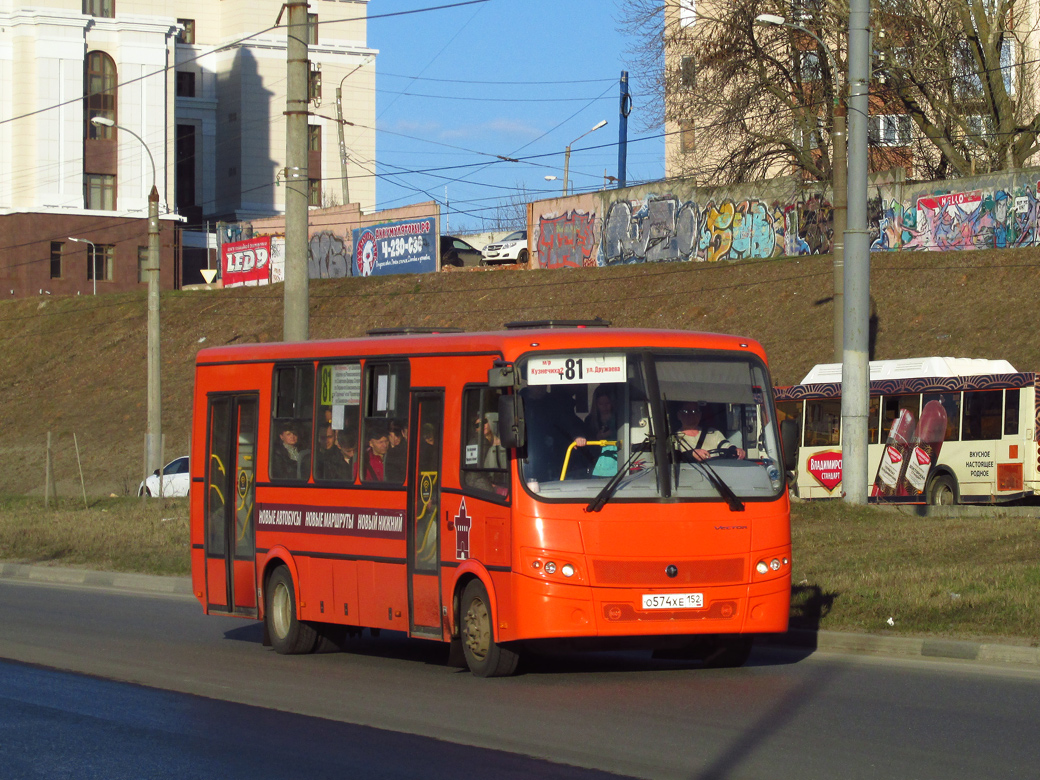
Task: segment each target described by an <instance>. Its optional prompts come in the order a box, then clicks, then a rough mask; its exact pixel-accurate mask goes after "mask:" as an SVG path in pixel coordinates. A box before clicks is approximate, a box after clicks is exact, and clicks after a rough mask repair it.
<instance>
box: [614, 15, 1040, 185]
mask: <svg viewBox="0 0 1040 780" xmlns="http://www.w3.org/2000/svg"><path fill="white" fill-rule="evenodd" d="M1016 1H1017V0H947V2H944V3H934V2H926V0H885V2H884V3H883V5H881V7H879V8H876V9H875V11H874V15H873V20H872V26H873V28H874V29H875V31H877V32H876V34H875V38H874V61H873V63H872V66H873V72H874V81H873V83H872V84H871V114H872V117H873V118H872V125H871V129H872V133H871V146H872V151H871V164H872V166H873V167H874V168H878V169H879V168H886V167H891V166H893V165H903V166H904V167H908V168H910V169H911V171H912V174H911V175H916V176H919V177H925V178H943V177H946V176H951V175H952V176H956V175H969V174H971V173H973V172H980V171H983V170H986V171H988V170H997V169H1002V168H1007V167H1018V166H1021V165H1023V164H1025V163H1026V161H1027V160H1028V159H1029V158H1030V157H1031V156H1032V155H1033V154H1035V153H1036V152H1037V151H1038V135H1040V116H1038V115H1037V113H1036V100H1035V99H1034V92H1035V90H1036V89H1037V88H1038V87H1040V84H1038V78H1037V69H1036V65H1035V56H1034V57H1033V58H1032V59H1030V57H1029V56H1027V52H1030V51H1033V52H1035V40H1034V38H1035V37H1036V36H1035V33H1036V27H1035V21H1034V20H1031V19H1029V18H1028V17H1027V16H1025V15H1021V18H1018V17H1016V10H1015V3H1016ZM680 3H681V4H682V5H685V6H686V8H687V9H691V10H690V11H687V12H685V13H684V14H682V15H681V14H680ZM619 7H620V10H621V17H620V24H621V26H622V28H623V29H625V30H626V31H627V32H629V33H631V34H632V35H633V39H634V40H635V42H636V44H635V45H634V46H633V47H632V50H631V51H630V55H631V63H630V67H631V69H632V70H633V71H634V72H635V73H637V74H639V79H640V86H641V89H642V90H643V91H645V92H648V93H650V94H654V95H656V96H657V97H658V101H657V104H658V105H659V106H661V108H662V112H661V114H659V115H658V116H655V117H652V121H656V122H658V123H659V122H660V121H662V120H664V121H666V122H669V123H674V125H675V126H677V127H678V128H679V130H678V132H679V134H680V136H681V137H682V140H683V146H686V147H687V151H693V150H695V154H689V153H686V154H679V155H677V156H676V158H675V159H674V160H673V163H675V164H674V165H673V166H672V167H673V170H677V171H678V172H679V173H680V174H681V175H685V176H691V177H693V178H695V179H698V180H702V181H705V182H740V181H748V180H752V179H757V178H763V177H768V176H775V175H777V174H781V173H783V174H795V175H801V176H804V177H807V178H812V179H817V180H829V179H830V178H831V149H830V129H831V127H832V126H833V121H834V112H835V111H836V110H842V104H841V102H840V100H838V98H841V97H843V96H844V95H845V94H847V87H846V85H845V81H846V78H847V73H848V64H847V56H848V35H847V32H848V16H849V9H848V4H847V0H803V1H802V2H796V3H793V4H792V3H789V2H778V0H701V2H699V3H697V5H696V16H695V17H693V15H692V8H693V3H692V1H691V0H666V2H664V3H662V2H661V0H619ZM761 14H772V15H775V16H781V17H784V18H785V19H786V20H787V21H788V22H791V23H793V24H797V25H799V26H801V27H804V28H805V29H807V30H809V31H811V32H812V33H813V34H814V35H815V36H816V37H817V38H819V39H821V40H822V41H823V42H824V44H825V46H824V45H821V44H820V43H819V42H818V41H817V40H815V39H814V38H813V37H811V36H809V35H806V34H805V33H803V32H801V31H799V30H795V29H791V28H790V27H776V26H774V27H763V26H761V25H757V24H756V23H755V20H756V18H757V17H758V16H759V15H761ZM682 16H685V17H686V18H685V19H683V18H682ZM683 22H692V23H683ZM1027 27H1028V29H1027Z"/></svg>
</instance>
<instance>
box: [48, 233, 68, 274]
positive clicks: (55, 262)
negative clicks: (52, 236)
mask: <svg viewBox="0 0 1040 780" xmlns="http://www.w3.org/2000/svg"><path fill="white" fill-rule="evenodd" d="M63 246H65V243H64V242H63V241H51V279H60V278H61V250H62V247H63Z"/></svg>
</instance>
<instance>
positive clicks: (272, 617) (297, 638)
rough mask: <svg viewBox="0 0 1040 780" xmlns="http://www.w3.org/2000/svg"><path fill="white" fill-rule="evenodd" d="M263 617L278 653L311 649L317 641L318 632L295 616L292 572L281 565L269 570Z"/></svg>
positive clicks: (287, 653) (297, 652)
mask: <svg viewBox="0 0 1040 780" xmlns="http://www.w3.org/2000/svg"><path fill="white" fill-rule="evenodd" d="M264 595H265V596H266V597H267V603H266V609H265V610H264V621H265V622H266V623H267V633H268V636H269V637H270V639H271V646H272V647H273V648H274V649H275V652H277V653H279V654H281V655H295V654H299V653H310V652H312V651H313V650H314V648H315V647H316V646H317V644H318V639H319V638H320V637H319V636H318V632H317V631H315V630H314V627H313V626H311V625H310V624H308V623H305V622H303V621H302V620H299V619H298V618H297V617H296V592H295V590H294V589H293V581H292V575H291V574H289V570H288V569H287V568H285V567H284V566H279V567H278V568H277V569H275V570H274V571H273V572H271V576H270V578H269V579H268V580H267V588H266V592H265V594H264Z"/></svg>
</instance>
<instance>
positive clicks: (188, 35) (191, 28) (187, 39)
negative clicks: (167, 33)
mask: <svg viewBox="0 0 1040 780" xmlns="http://www.w3.org/2000/svg"><path fill="white" fill-rule="evenodd" d="M177 24H179V25H180V26H181V31H180V32H179V33H177V43H195V20H194V19H178V20H177Z"/></svg>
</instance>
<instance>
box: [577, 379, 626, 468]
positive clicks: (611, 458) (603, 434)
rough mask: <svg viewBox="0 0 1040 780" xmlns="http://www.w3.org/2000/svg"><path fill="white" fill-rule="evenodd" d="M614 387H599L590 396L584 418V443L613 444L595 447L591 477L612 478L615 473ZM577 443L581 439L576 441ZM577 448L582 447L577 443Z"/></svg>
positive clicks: (604, 385)
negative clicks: (589, 403)
mask: <svg viewBox="0 0 1040 780" xmlns="http://www.w3.org/2000/svg"><path fill="white" fill-rule="evenodd" d="M615 387H616V385H606V384H603V385H600V386H599V387H597V388H596V390H595V392H594V393H593V394H592V409H591V411H590V412H589V415H588V417H586V418H585V437H584V441H586V442H587V441H610V442H614V443H613V444H603V445H595V446H594V447H593V448H591V449H593V452H592V453H591V454H592V456H593V457H594V459H595V460H594V462H593V466H592V476H594V477H612V476H614V475H615V474H616V473H617V457H618V447H617V438H618V420H617V415H616V414H615V412H614V410H615V409H616V408H618V404H617V403H616V402H615V391H614V388H615ZM576 441H578V442H580V441H582V440H581V439H578V440H576ZM578 446H579V447H580V446H584V445H583V444H581V443H579V444H578Z"/></svg>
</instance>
